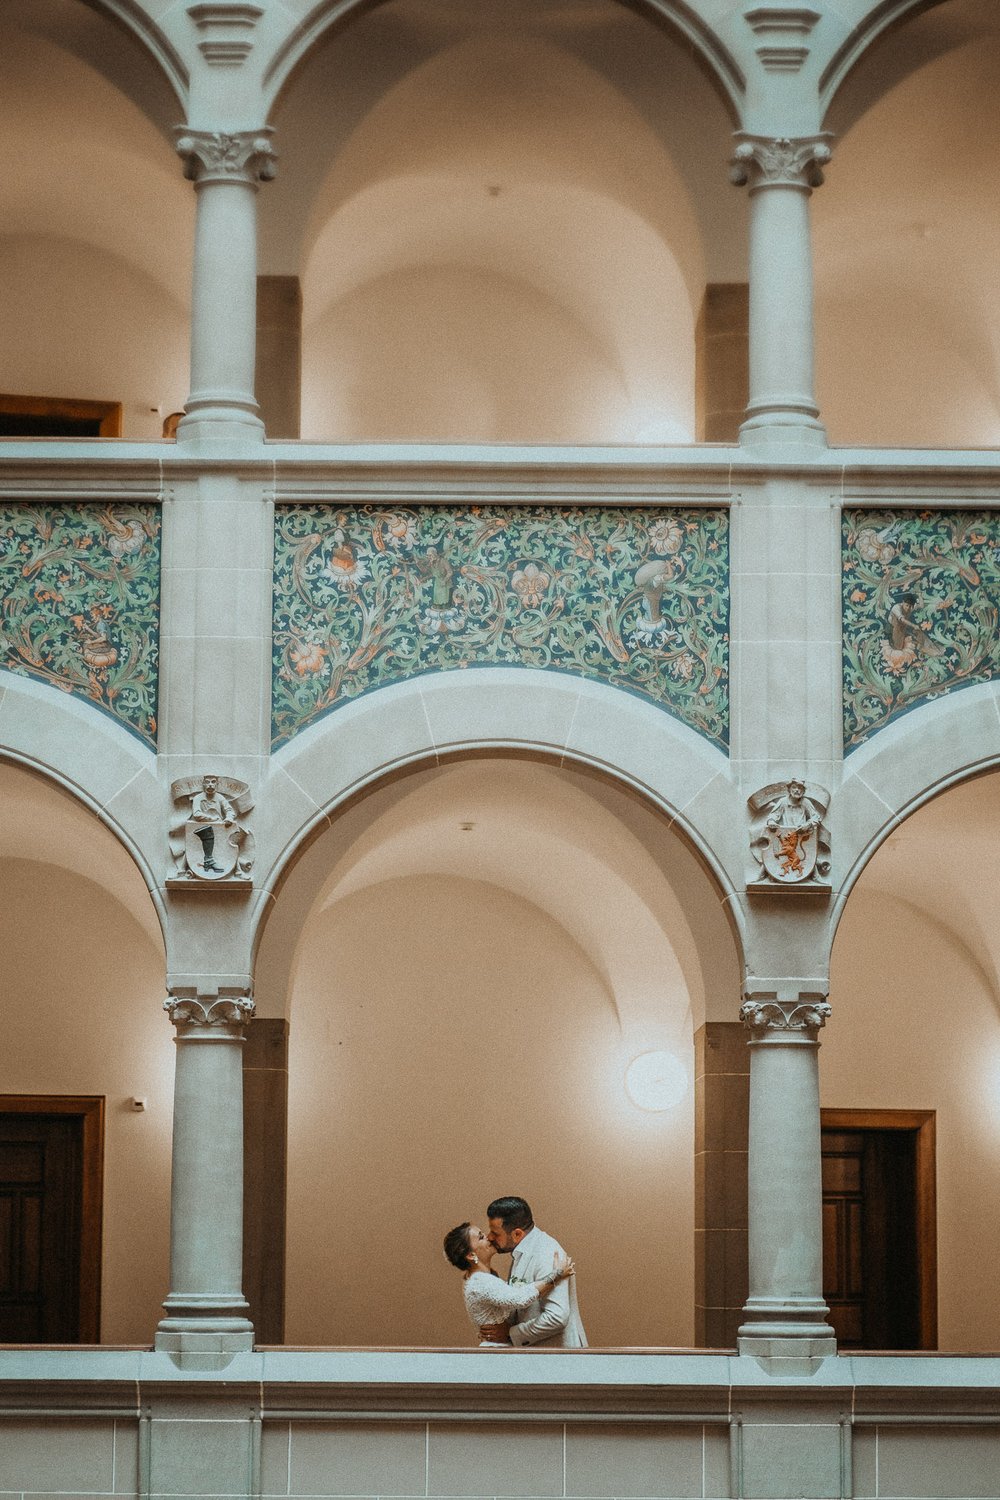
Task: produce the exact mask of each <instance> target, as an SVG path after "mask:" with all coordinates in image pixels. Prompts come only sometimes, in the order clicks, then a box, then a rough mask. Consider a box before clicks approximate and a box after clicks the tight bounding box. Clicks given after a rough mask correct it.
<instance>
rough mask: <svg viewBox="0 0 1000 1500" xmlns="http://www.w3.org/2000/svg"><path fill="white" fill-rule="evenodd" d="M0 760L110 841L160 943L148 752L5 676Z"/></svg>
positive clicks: (154, 788) (77, 709) (0, 697)
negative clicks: (56, 791)
mask: <svg viewBox="0 0 1000 1500" xmlns="http://www.w3.org/2000/svg"><path fill="white" fill-rule="evenodd" d="M53 700H54V701H53ZM0 761H10V762H11V763H13V764H15V765H20V766H23V767H25V768H26V769H28V770H31V771H36V772H37V773H38V774H39V775H40V776H43V777H44V778H45V779H46V780H48V781H51V782H54V783H55V785H56V786H59V787H61V788H62V789H63V791H65V792H68V793H69V795H70V796H71V797H73V798H74V799H75V800H76V801H78V802H80V803H82V804H83V806H84V807H86V808H87V809H88V810H89V811H90V812H92V813H93V814H94V816H95V817H96V818H97V819H98V820H99V822H101V823H103V824H104V826H105V827H106V828H107V829H109V830H110V832H111V833H113V834H114V836H115V838H116V839H117V840H118V841H119V843H120V844H121V845H122V847H123V848H124V849H125V850H126V852H127V853H128V854H129V856H130V857H131V859H132V860H133V862H134V863H135V865H136V866H137V867H138V870H139V873H140V875H141V876H142V879H143V882H144V883H145V886H146V889H147V891H148V892H149V897H150V900H151V902H152V904H153V909H154V910H155V912H156V918H157V922H158V923H159V927H160V932H161V934H162V936H163V939H164V943H166V936H167V914H166V905H165V902H164V898H163V891H162V889H161V888H160V883H159V880H158V877H157V873H156V870H155V867H154V858H155V856H154V855H152V852H151V847H150V843H151V841H150V838H149V834H148V828H149V821H150V813H151V812H152V821H154V823H155V820H156V813H157V810H158V808H159V803H160V788H159V783H158V782H157V780H156V775H155V769H154V765H153V761H152V757H151V756H150V754H149V752H148V751H145V750H142V749H141V748H140V747H139V746H138V744H137V743H136V742H135V741H134V740H133V739H132V737H131V736H130V735H129V734H128V733H127V732H126V731H125V730H123V729H117V728H116V727H115V726H114V725H112V724H111V723H110V722H109V721H108V720H107V719H106V718H105V717H104V716H103V715H101V714H99V713H95V712H93V711H92V710H91V709H89V708H87V707H86V705H83V704H79V703H77V702H76V701H75V700H73V699H71V698H68V697H67V698H63V697H58V698H56V696H55V695H54V694H53V693H52V690H51V689H50V688H47V687H43V686H40V685H37V684H35V683H33V682H30V681H23V680H22V679H20V678H18V677H15V676H13V675H12V674H10V673H6V672H5V673H2V674H0Z"/></svg>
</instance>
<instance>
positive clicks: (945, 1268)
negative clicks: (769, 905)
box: [820, 777, 1000, 1351]
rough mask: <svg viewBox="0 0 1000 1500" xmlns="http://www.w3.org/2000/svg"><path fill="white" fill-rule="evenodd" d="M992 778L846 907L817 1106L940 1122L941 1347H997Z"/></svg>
mask: <svg viewBox="0 0 1000 1500" xmlns="http://www.w3.org/2000/svg"><path fill="white" fill-rule="evenodd" d="M997 781H998V778H996V777H988V778H985V779H984V780H981V781H978V782H975V783H972V784H969V785H966V786H964V787H960V788H958V789H956V790H955V791H953V792H950V793H947V794H945V795H944V796H942V797H939V798H938V799H937V801H936V802H934V803H932V804H930V806H929V807H927V808H926V809H924V810H923V811H921V812H919V813H916V814H915V815H914V816H913V817H912V818H911V819H910V820H909V822H908V823H906V824H904V825H903V826H902V828H901V829H900V831H899V834H897V835H896V836H895V837H894V839H892V840H890V841H889V843H888V844H887V845H886V846H884V847H883V849H882V850H881V851H880V852H879V853H878V854H877V855H876V856H875V859H874V860H873V862H872V864H871V866H870V867H869V869H868V871H867V872H866V874H865V875H864V876H862V879H861V881H860V882H859V884H858V886H857V888H856V890H855V892H854V894H853V896H852V897H851V899H850V901H849V902H848V905H847V908H846V911H845V915H844V919H843V921H842V924H841V928H840V931H839V933H838V936H837V941H836V945H835V948H834V955H833V971H832V982H831V1001H832V1003H833V1017H832V1019H831V1021H830V1023H829V1024H828V1026H827V1027H826V1029H825V1031H824V1032H823V1033H822V1037H821V1040H822V1051H821V1053H820V1078H821V1090H822V1103H823V1105H824V1106H826V1107H837V1108H853V1109H859V1108H888V1109H933V1110H935V1111H936V1114H937V1161H938V1257H939V1264H938V1275H939V1344H940V1347H941V1348H942V1349H945V1350H961V1351H969V1350H984V1349H998V1348H1000V1288H998V1286H997V1281H996V1275H995V1272H994V1268H993V1259H992V1256H991V1254H990V1253H989V1247H991V1246H992V1245H993V1244H994V1243H995V1242H996V1240H997V1237H998V1235H1000V1191H998V1190H1000V1165H998V1162H1000V985H998V982H997V968H996V956H997V945H996V937H995V932H996V918H995V896H996V890H997V886H996V883H995V879H994V876H993V872H994V870H995V866H996V854H995V850H996V847H997V832H998V823H1000V806H998V794H1000V787H998V786H997V785H996V783H997Z"/></svg>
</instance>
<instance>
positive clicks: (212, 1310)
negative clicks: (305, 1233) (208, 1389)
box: [156, 985, 253, 1367]
mask: <svg viewBox="0 0 1000 1500" xmlns="http://www.w3.org/2000/svg"><path fill="white" fill-rule="evenodd" d="M164 1009H165V1010H166V1011H167V1013H168V1014H169V1016H170V1019H171V1021H172V1022H173V1023H174V1026H175V1027H176V1028H177V1034H176V1036H175V1038H174V1040H175V1042H176V1046H177V1063H176V1073H175V1081H174V1139H173V1161H172V1178H171V1190H170V1291H169V1293H168V1295H167V1298H166V1300H165V1302H164V1304H163V1306H164V1309H165V1311H166V1314H167V1315H166V1317H165V1318H164V1319H163V1320H162V1322H161V1323H160V1326H159V1328H158V1329H157V1333H156V1347H157V1348H158V1349H167V1350H169V1351H171V1352H172V1353H175V1354H179V1355H182V1356H187V1357H188V1360H189V1361H197V1362H204V1363H206V1364H207V1367H212V1366H213V1365H215V1364H223V1363H225V1362H226V1361H227V1360H228V1359H229V1358H230V1357H231V1356H232V1355H233V1354H234V1353H237V1352H238V1351H240V1350H243V1349H249V1348H251V1347H252V1344H253V1326H252V1324H251V1323H250V1320H249V1317H248V1312H249V1308H248V1306H247V1301H246V1298H245V1297H244V1295H243V1290H242V1276H243V1057H242V1048H243V1029H244V1025H245V1023H246V1021H247V1020H248V1019H249V1017H250V1016H251V1015H252V1014H253V1001H252V1000H251V999H249V997H248V996H247V995H246V994H240V993H235V992H234V993H232V994H230V993H229V992H228V991H220V990H218V989H216V990H210V989H209V987H208V986H207V985H206V986H205V988H204V989H202V988H200V987H199V988H198V989H195V988H194V987H191V988H190V989H188V988H185V989H183V990H177V991H175V993H174V994H172V995H170V996H169V997H168V998H167V1000H165V1001H164Z"/></svg>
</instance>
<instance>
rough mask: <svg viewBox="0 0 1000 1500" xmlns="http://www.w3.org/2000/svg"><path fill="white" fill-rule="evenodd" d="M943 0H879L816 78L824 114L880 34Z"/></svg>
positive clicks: (883, 34) (882, 34)
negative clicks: (818, 77)
mask: <svg viewBox="0 0 1000 1500" xmlns="http://www.w3.org/2000/svg"><path fill="white" fill-rule="evenodd" d="M944 3H945V0H880V3H879V4H877V5H873V6H872V7H871V9H870V10H869V11H868V14H867V15H866V16H865V17H864V19H863V20H861V21H859V22H858V24H857V25H856V26H855V27H854V28H853V29H852V31H851V32H850V33H849V35H848V36H847V37H846V38H845V39H844V41H843V42H842V43H841V45H840V46H839V47H838V49H837V51H836V52H835V53H834V55H833V57H832V58H831V59H830V61H829V62H828V63H827V65H826V68H825V69H824V71H823V75H822V77H821V78H820V81H819V93H820V105H821V111H822V113H823V115H824V116H825V115H826V113H827V112H828V110H829V108H830V105H831V104H832V102H833V100H834V98H835V96H836V95H837V93H838V91H839V89H840V86H841V84H842V83H843V82H844V81H845V79H846V78H847V76H848V74H849V73H851V72H853V70H854V68H855V66H856V65H857V63H859V62H860V61H861V59H862V58H863V57H864V56H865V55H866V53H867V52H868V51H869V49H870V48H871V47H873V46H874V45H875V44H876V43H877V42H878V41H879V40H880V39H881V38H882V37H884V36H885V35H886V34H887V33H888V32H890V31H892V30H893V29H894V28H895V27H897V26H902V25H905V23H906V22H907V21H912V20H913V19H914V17H915V16H918V15H919V14H920V13H921V12H922V11H925V10H932V9H933V8H934V7H935V6H938V5H943V4H944Z"/></svg>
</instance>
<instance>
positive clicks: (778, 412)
mask: <svg viewBox="0 0 1000 1500" xmlns="http://www.w3.org/2000/svg"><path fill="white" fill-rule="evenodd" d="M178 430H179V429H178ZM740 444H741V446H742V447H744V448H763V447H765V446H771V447H782V448H787V447H789V446H794V447H797V448H809V449H811V450H813V451H815V450H817V449H824V448H826V447H827V446H828V443H827V436H826V428H825V427H824V426H823V423H822V422H821V421H820V420H819V418H818V417H816V416H814V415H813V414H812V413H810V412H808V411H801V410H795V409H794V408H788V407H780V408H777V409H775V408H771V409H768V410H764V411H759V412H754V413H753V414H752V415H751V416H749V417H747V419H746V421H745V422H744V423H743V425H742V426H741V427H740Z"/></svg>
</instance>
